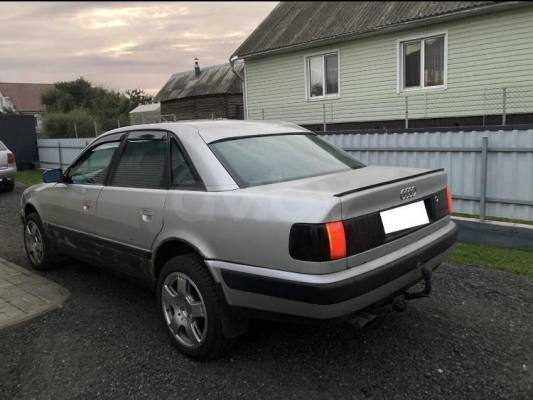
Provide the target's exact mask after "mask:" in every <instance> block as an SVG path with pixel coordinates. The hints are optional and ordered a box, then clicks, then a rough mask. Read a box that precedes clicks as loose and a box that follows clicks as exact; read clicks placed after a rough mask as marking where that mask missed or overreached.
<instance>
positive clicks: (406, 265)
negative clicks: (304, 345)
mask: <svg viewBox="0 0 533 400" xmlns="http://www.w3.org/2000/svg"><path fill="white" fill-rule="evenodd" d="M457 236H458V229H457V227H456V226H455V224H454V223H453V222H451V221H450V222H449V223H448V224H447V225H445V226H444V227H443V228H442V229H439V230H438V231H436V232H434V233H432V234H430V235H428V236H426V237H425V238H423V239H421V240H418V241H416V242H414V243H411V244H409V245H408V246H405V247H403V248H401V249H399V250H397V251H394V252H392V253H389V254H387V255H386V256H383V257H381V258H379V259H376V260H373V261H371V262H369V263H367V264H365V268H360V267H354V268H350V269H348V270H345V271H341V272H336V273H332V274H324V275H308V274H298V273H291V272H286V271H279V270H271V269H267V268H258V267H251V266H245V265H241V264H232V263H227V262H222V261H214V260H210V261H207V264H208V266H209V267H210V269H211V270H212V271H213V274H214V275H215V279H216V280H217V281H218V282H219V283H220V285H221V287H222V290H223V292H224V295H225V297H226V301H227V303H228V304H229V305H230V306H235V307H239V308H246V309H254V310H261V311H266V312H272V313H277V314H288V315H293V316H298V317H304V318H313V319H335V318H342V317H344V316H349V315H351V314H353V313H355V312H357V311H359V310H362V309H364V308H367V307H369V306H371V305H373V304H376V303H379V302H381V301H383V300H384V299H387V298H389V297H390V296H392V295H394V294H395V293H398V292H400V293H401V292H402V291H405V290H407V289H408V288H409V287H411V286H412V285H414V284H416V283H417V282H418V281H420V280H421V279H422V272H421V270H422V268H423V267H425V266H428V267H429V268H431V269H432V270H434V269H436V268H437V267H438V266H439V265H440V263H441V262H442V261H443V260H444V258H445V257H446V255H447V254H448V252H449V251H450V249H451V247H452V246H453V244H454V243H455V241H456V240H457Z"/></svg>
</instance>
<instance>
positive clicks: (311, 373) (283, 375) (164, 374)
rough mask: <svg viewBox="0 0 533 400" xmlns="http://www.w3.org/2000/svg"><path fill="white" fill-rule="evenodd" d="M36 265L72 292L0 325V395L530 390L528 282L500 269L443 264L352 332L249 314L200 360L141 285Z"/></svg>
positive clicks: (7, 198)
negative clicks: (178, 346)
mask: <svg viewBox="0 0 533 400" xmlns="http://www.w3.org/2000/svg"><path fill="white" fill-rule="evenodd" d="M19 200H20V192H19V193H17V192H14V193H11V194H0V257H3V258H6V259H8V260H10V261H12V262H15V263H17V264H19V265H21V266H23V267H26V268H29V264H28V262H27V261H26V256H25V254H24V249H23V248H24V247H23V242H22V234H21V230H22V227H21V225H20V223H19V221H18V216H17V211H18V206H19ZM45 276H46V277H47V278H49V279H51V280H52V281H55V282H57V283H59V284H61V285H63V286H65V287H66V288H67V289H68V290H69V291H70V292H71V296H70V298H69V299H68V300H67V302H66V303H65V305H64V307H62V308H61V309H57V310H54V311H52V312H50V313H48V314H45V315H44V316H41V317H38V318H37V319H34V320H32V321H31V322H28V323H26V324H25V325H22V326H19V327H17V328H13V329H8V330H5V331H1V332H0V393H1V397H2V398H6V399H11V398H25V399H26V398H56V399H58V398H68V399H75V398H95V397H102V398H113V399H116V398H126V397H128V398H131V397H134V398H162V399H163V398H165V399H166V398H184V399H189V398H194V399H197V398H246V399H249V398H308V399H313V398H342V399H345V398H375V399H380V398H401V399H441V398H443V399H444V398H446V399H449V398H454V399H456V398H464V399H494V398H505V399H531V398H532V397H533V280H532V279H529V278H524V277H519V276H515V275H512V274H509V273H505V272H499V271H494V270H486V269H482V268H475V267H466V266H457V265H447V264H445V265H443V266H442V267H441V268H440V269H439V270H437V272H436V273H435V275H434V277H435V279H434V292H433V295H432V297H431V298H430V299H424V300H419V301H414V302H411V303H410V304H409V306H408V308H407V311H406V312H404V313H395V312H393V311H391V310H389V309H383V310H382V311H381V312H380V314H379V318H378V319H377V320H376V322H375V323H374V324H372V325H370V326H367V327H365V328H364V329H363V330H359V331H356V330H354V329H353V328H351V327H349V326H347V325H335V326H314V325H313V326H305V325H292V324H283V323H273V322H263V321H253V322H252V324H251V327H250V330H249V331H248V333H247V334H246V335H245V336H244V337H243V338H242V340H241V341H240V342H239V344H238V345H237V346H236V347H235V348H234V349H233V350H232V351H231V352H230V353H229V354H227V355H226V356H224V357H223V358H222V359H219V360H216V361H211V362H207V363H198V362H194V361H190V360H188V359H186V358H185V357H184V356H182V355H181V354H180V353H178V351H177V350H175V349H174V347H173V345H172V344H171V342H170V340H169V339H168V338H167V335H166V332H165V331H164V329H163V326H162V325H161V323H160V321H159V319H158V318H157V314H156V307H155V295H154V294H153V293H151V292H150V291H148V290H147V289H144V288H142V287H140V286H137V285H136V284H135V283H132V282H130V281H128V280H125V279H123V278H119V277H115V276H114V275H112V274H110V273H107V272H104V271H101V270H98V269H95V268H93V267H91V266H88V265H86V264H81V263H78V262H73V263H71V264H70V265H66V266H64V267H62V268H59V269H56V270H53V271H50V272H47V273H46V274H45Z"/></svg>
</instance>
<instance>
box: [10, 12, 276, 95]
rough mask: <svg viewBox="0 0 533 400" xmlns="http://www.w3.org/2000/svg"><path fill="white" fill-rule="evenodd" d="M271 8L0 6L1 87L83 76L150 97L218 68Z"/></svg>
mask: <svg viewBox="0 0 533 400" xmlns="http://www.w3.org/2000/svg"><path fill="white" fill-rule="evenodd" d="M276 4H277V2H249V3H246V2H245V3H240V2H233V3H229V2H198V3H196V2H174V3H169V2H167V3H147V2H146V3H145V2H102V3H99V2H61V3H59V2H49V3H11V2H2V3H0V80H1V81H4V82H43V83H48V82H57V81H65V80H71V79H75V78H77V77H79V76H83V77H85V78H86V79H89V80H91V81H92V82H94V83H97V84H102V85H106V86H109V87H112V88H114V89H119V90H124V89H127V88H134V87H140V88H144V89H145V90H147V91H150V92H151V93H155V92H157V91H158V90H159V88H161V87H162V86H163V84H164V83H165V82H166V81H167V79H168V78H169V77H170V75H171V74H173V73H175V72H180V71H187V70H190V69H192V68H193V59H194V58H195V57H198V58H199V60H200V65H201V66H202V65H203V66H207V65H214V64H221V63H225V62H227V61H228V57H229V56H230V55H231V53H233V51H234V50H235V49H236V48H237V47H238V46H239V44H240V43H242V41H243V40H244V39H245V38H246V37H247V36H248V35H249V34H250V33H251V32H252V31H253V30H254V29H255V28H256V27H257V25H258V24H259V23H260V22H261V21H262V20H263V19H264V18H265V17H266V16H267V15H268V13H269V12H270V11H271V10H272V9H273V8H274V7H275V5H276Z"/></svg>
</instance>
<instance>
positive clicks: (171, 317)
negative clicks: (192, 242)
mask: <svg viewBox="0 0 533 400" xmlns="http://www.w3.org/2000/svg"><path fill="white" fill-rule="evenodd" d="M161 299H162V307H163V313H164V316H165V321H166V323H167V326H168V328H169V329H170V331H171V332H172V335H173V336H174V337H175V338H176V340H177V341H178V342H179V343H180V344H182V345H183V346H185V347H187V348H196V347H199V346H200V345H201V344H202V343H203V342H204V340H205V337H206V335H207V324H208V320H207V313H206V307H205V303H204V300H203V298H202V295H201V294H200V291H199V290H198V287H197V286H196V285H195V284H194V282H193V281H192V279H191V278H189V277H188V276H187V275H185V274H184V273H182V272H172V273H171V274H169V275H168V276H167V277H166V279H165V282H164V283H163V288H162V293H161Z"/></svg>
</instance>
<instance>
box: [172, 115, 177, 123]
mask: <svg viewBox="0 0 533 400" xmlns="http://www.w3.org/2000/svg"><path fill="white" fill-rule="evenodd" d="M172 116H173V117H174V122H176V114H172Z"/></svg>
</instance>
